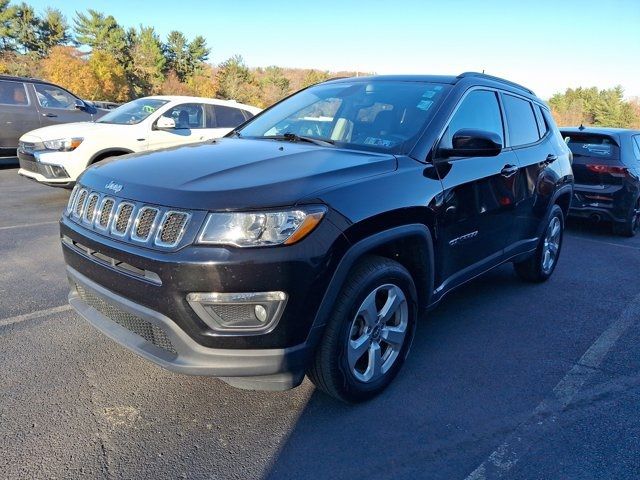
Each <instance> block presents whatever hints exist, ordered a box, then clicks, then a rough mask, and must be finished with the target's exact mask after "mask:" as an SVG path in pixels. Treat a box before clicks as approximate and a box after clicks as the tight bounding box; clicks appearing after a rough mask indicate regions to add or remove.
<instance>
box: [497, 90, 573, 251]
mask: <svg viewBox="0 0 640 480" xmlns="http://www.w3.org/2000/svg"><path fill="white" fill-rule="evenodd" d="M501 95H502V103H503V107H504V110H505V116H506V119H507V130H508V132H509V135H508V139H509V146H510V147H511V148H512V149H513V151H514V152H515V153H516V155H517V157H518V164H519V167H520V169H519V171H518V174H517V175H516V177H515V180H516V185H515V204H514V210H515V212H514V213H515V220H514V229H513V230H512V235H511V237H510V240H509V243H510V247H513V248H521V249H524V250H527V249H530V248H533V247H535V245H536V241H537V240H536V239H537V237H538V235H539V234H540V232H539V229H540V226H541V225H542V222H543V220H544V218H545V217H546V215H547V212H548V207H549V203H550V202H551V200H552V196H553V194H554V193H555V190H556V185H557V183H558V181H559V180H560V178H561V177H562V171H561V170H560V164H561V162H558V161H557V160H558V154H559V152H557V150H556V147H555V140H554V138H553V133H552V129H551V128H550V126H549V125H548V123H547V121H546V119H545V117H544V115H543V112H542V110H541V108H540V106H539V105H537V104H535V103H533V102H531V101H530V100H529V99H527V98H525V97H520V96H517V95H515V94H512V93H502V94H501Z"/></svg>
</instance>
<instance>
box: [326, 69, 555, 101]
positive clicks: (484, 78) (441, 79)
mask: <svg viewBox="0 0 640 480" xmlns="http://www.w3.org/2000/svg"><path fill="white" fill-rule="evenodd" d="M353 81H367V82H371V81H373V82H376V81H391V82H428V83H444V84H449V85H455V84H457V83H460V82H463V81H464V82H467V83H469V84H472V85H474V84H475V85H486V86H490V87H499V88H502V89H505V90H510V91H512V92H514V93H518V94H519V95H524V96H525V97H528V98H529V99H531V100H535V101H536V102H538V103H540V104H544V102H543V101H542V100H540V99H539V98H538V97H537V96H536V94H535V93H533V91H532V90H530V89H528V88H527V87H524V86H522V85H519V84H517V83H515V82H512V81H510V80H506V79H504V78H500V77H494V76H493V75H487V74H485V73H479V72H464V73H461V74H460V75H456V76H454V75H373V76H367V77H344V78H336V79H330V80H327V82H353Z"/></svg>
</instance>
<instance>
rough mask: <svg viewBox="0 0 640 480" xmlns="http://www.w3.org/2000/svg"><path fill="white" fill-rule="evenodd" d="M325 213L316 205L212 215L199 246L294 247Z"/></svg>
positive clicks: (200, 238)
mask: <svg viewBox="0 0 640 480" xmlns="http://www.w3.org/2000/svg"><path fill="white" fill-rule="evenodd" d="M326 211H327V209H326V208H325V207H322V206H313V207H300V208H294V209H291V210H282V211H273V212H228V213H227V212H224V213H223V212H220V213H210V214H209V216H208V217H207V221H206V222H205V224H204V228H203V229H202V231H201V232H200V235H199V236H198V243H204V244H214V245H234V246H236V247H263V246H269V245H281V244H284V245H291V244H293V243H296V242H297V241H299V240H302V239H303V238H304V237H306V236H307V235H308V234H309V233H311V231H312V230H313V229H314V228H315V227H316V226H317V225H318V223H320V220H321V219H322V217H323V216H324V214H325V212H326Z"/></svg>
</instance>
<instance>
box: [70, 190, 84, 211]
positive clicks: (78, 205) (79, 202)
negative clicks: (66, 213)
mask: <svg viewBox="0 0 640 480" xmlns="http://www.w3.org/2000/svg"><path fill="white" fill-rule="evenodd" d="M86 199H87V191H86V190H84V189H82V190H80V193H79V194H78V200H76V207H75V210H74V212H73V213H74V215H75V216H76V217H80V216H81V215H82V211H83V210H84V202H85V200H86Z"/></svg>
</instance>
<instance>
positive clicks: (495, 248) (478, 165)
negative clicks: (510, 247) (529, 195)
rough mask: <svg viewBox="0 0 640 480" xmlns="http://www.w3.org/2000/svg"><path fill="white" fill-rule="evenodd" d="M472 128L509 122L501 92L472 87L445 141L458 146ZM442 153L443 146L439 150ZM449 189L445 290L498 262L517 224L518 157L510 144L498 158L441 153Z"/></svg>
mask: <svg viewBox="0 0 640 480" xmlns="http://www.w3.org/2000/svg"><path fill="white" fill-rule="evenodd" d="M465 128H470V129H477V130H484V131H489V132H493V133H496V134H498V135H499V136H500V138H501V139H503V142H502V143H503V147H504V138H505V134H504V126H503V120H502V114H501V110H500V105H499V103H498V97H497V93H496V92H494V91H491V90H472V91H471V92H469V93H468V94H467V95H466V96H465V97H464V98H463V100H462V102H461V103H460V105H459V106H458V108H457V110H456V112H455V113H454V115H453V117H452V118H451V120H450V121H449V124H448V126H447V128H446V130H445V132H444V134H443V136H442V138H441V140H440V142H439V145H438V149H440V148H443V149H450V148H452V138H453V135H454V134H455V133H456V132H458V131H459V130H461V129H465ZM436 152H437V150H436ZM435 162H436V165H437V170H438V172H439V175H440V178H441V180H442V185H443V188H444V192H443V202H442V208H441V214H440V218H439V221H438V231H439V235H438V240H437V241H438V243H439V245H440V247H441V250H440V251H442V252H447V254H446V255H438V256H437V262H439V263H440V265H439V268H436V271H437V272H442V273H441V278H440V279H439V282H438V281H437V285H439V286H438V288H439V289H441V288H444V287H450V286H453V285H455V284H457V283H459V282H460V281H464V280H466V279H467V278H468V276H469V275H470V274H473V273H474V272H476V271H477V270H478V269H482V268H484V267H485V266H490V265H491V264H493V263H494V262H495V261H498V260H499V259H500V258H501V256H502V254H503V251H504V248H505V247H506V245H507V244H508V241H509V238H510V232H511V229H512V228H513V222H514V221H513V203H514V180H515V175H516V173H517V171H518V166H517V158H516V156H515V153H514V152H513V151H511V150H510V149H507V150H505V149H503V151H502V152H501V153H500V154H499V155H497V156H495V157H465V158H462V157H450V158H446V159H441V158H438V156H437V153H436V157H435Z"/></svg>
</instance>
